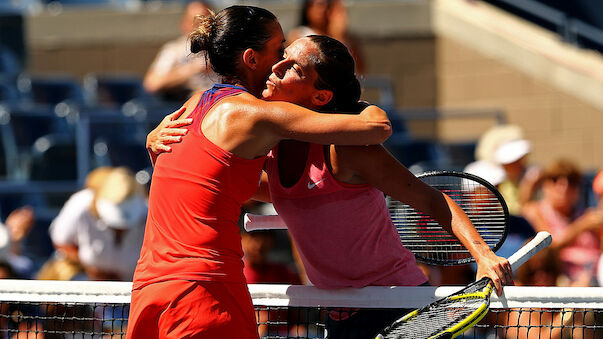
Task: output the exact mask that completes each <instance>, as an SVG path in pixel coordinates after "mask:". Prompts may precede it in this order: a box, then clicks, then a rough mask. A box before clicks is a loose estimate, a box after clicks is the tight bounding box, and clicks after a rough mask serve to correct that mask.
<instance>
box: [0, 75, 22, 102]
mask: <svg viewBox="0 0 603 339" xmlns="http://www.w3.org/2000/svg"><path fill="white" fill-rule="evenodd" d="M20 101H21V96H20V95H19V90H18V89H17V85H16V83H15V82H14V81H12V80H9V79H1V78H0V104H6V105H16V104H18V103H19V102H20Z"/></svg>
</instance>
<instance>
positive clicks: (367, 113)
mask: <svg viewBox="0 0 603 339" xmlns="http://www.w3.org/2000/svg"><path fill="white" fill-rule="evenodd" d="M360 104H363V105H366V106H365V107H364V109H363V110H362V111H360V116H362V117H363V118H364V119H366V120H368V121H378V122H381V123H383V122H386V123H387V124H388V125H389V128H390V130H391V126H392V124H391V122H390V121H389V117H388V116H387V112H385V111H384V110H382V109H381V108H379V107H377V106H375V105H371V104H369V103H367V102H361V103H360ZM390 134H391V131H390Z"/></svg>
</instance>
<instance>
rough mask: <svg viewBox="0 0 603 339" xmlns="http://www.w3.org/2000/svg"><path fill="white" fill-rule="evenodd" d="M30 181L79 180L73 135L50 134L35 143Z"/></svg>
mask: <svg viewBox="0 0 603 339" xmlns="http://www.w3.org/2000/svg"><path fill="white" fill-rule="evenodd" d="M29 180H35V181H58V180H60V181H76V180H77V158H76V146H75V139H74V138H73V136H72V135H67V134H56V133H55V134H48V135H44V136H41V137H40V138H38V139H37V140H36V141H35V142H34V144H33V147H32V151H31V167H30V173H29Z"/></svg>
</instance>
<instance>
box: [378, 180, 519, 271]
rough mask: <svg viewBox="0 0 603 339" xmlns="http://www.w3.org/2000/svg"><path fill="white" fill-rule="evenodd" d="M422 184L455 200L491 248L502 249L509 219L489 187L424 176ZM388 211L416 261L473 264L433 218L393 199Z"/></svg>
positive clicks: (464, 181)
mask: <svg viewBox="0 0 603 339" xmlns="http://www.w3.org/2000/svg"><path fill="white" fill-rule="evenodd" d="M421 180H423V181H424V182H425V183H426V184H428V185H430V186H432V187H434V188H436V189H438V190H440V191H442V192H443V193H446V194H447V195H448V196H449V197H450V198H451V199H452V200H454V201H455V202H456V203H457V204H458V205H459V206H460V207H461V209H462V210H463V211H464V212H465V214H467V216H468V217H469V219H470V220H471V222H472V223H473V225H474V226H475V228H476V230H477V231H478V233H479V234H480V235H481V237H482V238H483V239H484V241H485V242H486V244H487V245H488V246H489V247H490V248H492V249H495V248H496V247H497V246H499V245H500V243H501V241H502V240H503V239H504V237H505V236H506V230H507V222H508V216H507V213H506V210H505V208H504V207H503V204H504V202H501V199H500V197H499V196H497V195H496V194H495V193H494V192H492V191H491V190H490V189H489V188H488V187H487V186H485V185H483V184H482V183H480V182H478V181H476V180H473V179H471V178H464V177H461V176H453V175H433V176H425V177H421ZM389 211H390V216H391V218H392V221H393V223H394V225H395V226H396V229H397V232H398V235H399V236H400V239H401V241H402V243H403V244H404V246H405V247H406V248H407V249H409V250H410V251H412V252H413V253H414V254H415V256H416V257H417V260H419V261H422V262H426V263H438V264H459V263H467V262H470V261H472V260H473V258H472V256H471V254H470V253H469V251H468V250H467V249H466V248H465V246H463V245H462V243H461V242H460V241H459V240H458V239H457V238H456V237H455V236H454V235H453V234H451V233H448V232H447V231H446V230H444V229H443V228H442V227H441V226H440V225H439V224H438V223H437V222H436V221H435V220H433V219H432V218H431V217H429V216H427V215H425V214H424V213H422V212H419V211H417V210H415V209H414V208H412V207H411V206H409V205H406V204H404V203H401V202H399V201H396V200H394V199H390V200H389Z"/></svg>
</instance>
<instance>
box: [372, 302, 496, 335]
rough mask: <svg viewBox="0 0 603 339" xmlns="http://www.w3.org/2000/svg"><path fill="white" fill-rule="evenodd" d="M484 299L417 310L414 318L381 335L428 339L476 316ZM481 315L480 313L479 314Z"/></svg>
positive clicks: (401, 322) (442, 303)
mask: <svg viewBox="0 0 603 339" xmlns="http://www.w3.org/2000/svg"><path fill="white" fill-rule="evenodd" d="M484 303H487V299H486V298H483V297H482V298H477V297H468V298H461V299H456V300H448V299H446V300H444V301H442V302H441V303H439V304H437V305H432V306H430V307H426V308H424V309H421V310H419V312H418V313H417V315H416V316H414V317H412V318H410V319H407V320H406V321H399V322H396V323H394V324H393V325H392V326H391V327H390V328H389V329H388V331H387V333H386V334H385V335H383V337H384V338H386V339H398V338H429V337H432V336H434V335H436V334H438V333H440V332H442V331H444V330H445V329H448V328H450V327H451V326H454V325H455V324H458V323H460V322H461V321H463V320H465V319H467V318H469V317H471V316H472V315H478V314H476V311H478V310H479V309H480V307H482V306H483V305H484ZM480 314H481V312H480Z"/></svg>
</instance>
